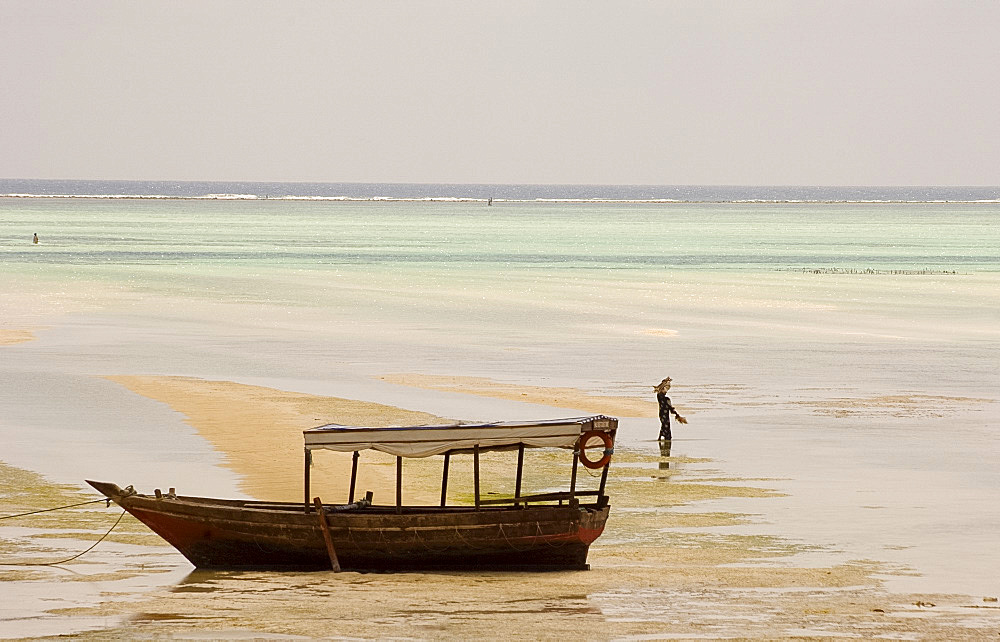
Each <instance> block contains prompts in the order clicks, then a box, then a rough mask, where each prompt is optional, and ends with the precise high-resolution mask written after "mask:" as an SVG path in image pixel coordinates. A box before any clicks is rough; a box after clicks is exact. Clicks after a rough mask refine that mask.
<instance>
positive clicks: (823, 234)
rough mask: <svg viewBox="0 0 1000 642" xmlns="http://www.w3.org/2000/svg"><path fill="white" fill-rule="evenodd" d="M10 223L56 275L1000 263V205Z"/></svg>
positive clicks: (229, 205)
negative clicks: (140, 270) (151, 270)
mask: <svg viewBox="0 0 1000 642" xmlns="http://www.w3.org/2000/svg"><path fill="white" fill-rule="evenodd" d="M0 214H2V216H3V220H4V229H3V232H2V236H0V248H2V251H3V255H2V256H3V257H4V260H5V261H6V262H9V263H11V264H21V263H24V264H36V265H37V264H45V265H48V266H50V267H52V268H56V267H58V266H66V265H87V266H105V267H108V266H109V264H114V265H116V266H120V267H131V266H137V265H160V266H163V267H164V268H165V269H169V267H170V266H176V265H178V264H181V263H183V264H187V265H198V266H206V267H208V266H216V267H219V268H225V267H244V268H246V267H250V268H253V267H270V268H277V267H285V268H295V269H311V270H325V269H332V268H333V267H340V266H362V267H364V266H370V267H372V268H373V269H415V268H423V269H435V268H436V269H441V270H446V269H453V270H456V271H460V270H469V269H492V270H505V269H545V270H581V269H591V270H609V271H610V270H615V271H621V270H650V271H652V270H665V269H705V270H719V269H738V270H774V269H782V268H845V269H866V268H869V269H880V270H882V269H907V270H923V269H929V270H955V271H963V272H968V271H984V270H985V271H997V270H1000V252H998V250H997V247H998V240H1000V233H998V232H997V228H996V221H997V218H998V216H1000V205H996V204H993V205H987V204H978V205H944V204H875V205H862V204H822V205H817V204H812V205H792V204H787V205H785V204H779V205H741V204H676V205H648V204H643V205H608V204H603V205H602V204H568V205H558V204H525V203H521V204H505V205H502V206H500V205H498V206H494V207H491V208H486V207H483V206H482V204H478V203H473V204H468V203H420V202H404V203H301V202H227V201H208V202H191V201H157V202H145V201H123V202H120V201H101V200H94V201H86V202H79V201H71V200H55V201H51V200H45V201H40V202H39V201H33V200H28V199H20V200H18V199H4V200H3V201H0ZM33 232H37V233H38V234H39V235H40V236H41V238H42V239H43V244H42V245H43V249H44V252H38V251H35V250H37V249H39V248H34V247H29V246H28V245H26V244H25V243H24V240H25V239H30V238H31V234H32V233H33Z"/></svg>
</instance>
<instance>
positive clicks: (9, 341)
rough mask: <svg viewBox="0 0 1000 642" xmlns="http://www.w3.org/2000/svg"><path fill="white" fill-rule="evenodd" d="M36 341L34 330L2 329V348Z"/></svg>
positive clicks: (0, 343) (0, 340) (0, 333)
mask: <svg viewBox="0 0 1000 642" xmlns="http://www.w3.org/2000/svg"><path fill="white" fill-rule="evenodd" d="M34 340H35V331H34V329H27V328H0V346H10V345H14V344H16V343H25V342H26V341H34Z"/></svg>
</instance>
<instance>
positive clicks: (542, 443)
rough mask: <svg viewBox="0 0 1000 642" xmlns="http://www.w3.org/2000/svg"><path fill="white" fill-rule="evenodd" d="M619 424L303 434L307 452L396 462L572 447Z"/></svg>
mask: <svg viewBox="0 0 1000 642" xmlns="http://www.w3.org/2000/svg"><path fill="white" fill-rule="evenodd" d="M617 428H618V420H617V419H615V418H614V417H605V416H604V415H597V416H594V417H575V418H571V419H549V420H546V421H503V422H497V423H490V424H455V425H450V426H405V427H404V426H399V427H393V428H366V427H361V426H341V425H339V424H328V425H326V426H319V427H317V428H311V429H310V430H306V431H303V435H304V436H305V440H306V450H315V449H317V448H324V449H326V450H339V451H343V452H351V451H354V450H367V449H369V448H370V449H372V450H378V451H381V452H384V453H389V454H390V455H396V456H398V457H429V456H431V455H441V454H444V453H446V452H449V451H456V450H472V448H473V446H477V445H478V446H479V448H480V449H481V450H505V449H509V448H513V447H517V446H518V445H519V444H524V445H525V446H528V447H533V448H546V447H547V448H572V447H573V445H574V444H576V442H577V440H578V439H579V438H580V435H582V434H583V433H585V432H587V431H588V430H599V431H601V432H610V433H614V431H615V430H617Z"/></svg>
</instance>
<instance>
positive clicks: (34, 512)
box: [0, 497, 111, 519]
mask: <svg viewBox="0 0 1000 642" xmlns="http://www.w3.org/2000/svg"><path fill="white" fill-rule="evenodd" d="M97 502H107V504H108V506H109V507H110V506H111V500H110V499H108V498H106V497H102V498H100V499H92V500H90V501H86V502H80V503H79V504H69V505H68V506H56V507H55V508H43V509H41V510H33V511H31V512H28V513H18V514H17V515H3V516H0V519H13V518H15V517H26V516H28V515H37V514H38V513H48V512H50V511H54V510H62V509H64V508H75V507H77V506H84V505H86V504H96V503H97Z"/></svg>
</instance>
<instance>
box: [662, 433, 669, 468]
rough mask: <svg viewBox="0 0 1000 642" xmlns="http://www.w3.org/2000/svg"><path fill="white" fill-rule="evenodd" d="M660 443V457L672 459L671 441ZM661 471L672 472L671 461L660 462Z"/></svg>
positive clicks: (666, 440) (665, 440)
mask: <svg viewBox="0 0 1000 642" xmlns="http://www.w3.org/2000/svg"><path fill="white" fill-rule="evenodd" d="M659 443H660V457H667V458H669V457H670V440H669V439H664V440H663V441H661V442H659ZM660 470H670V462H669V461H662V460H661V461H660Z"/></svg>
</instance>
